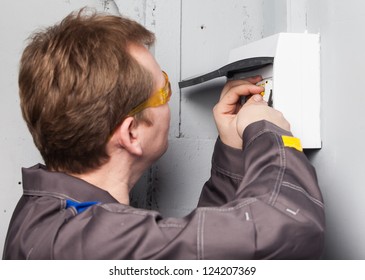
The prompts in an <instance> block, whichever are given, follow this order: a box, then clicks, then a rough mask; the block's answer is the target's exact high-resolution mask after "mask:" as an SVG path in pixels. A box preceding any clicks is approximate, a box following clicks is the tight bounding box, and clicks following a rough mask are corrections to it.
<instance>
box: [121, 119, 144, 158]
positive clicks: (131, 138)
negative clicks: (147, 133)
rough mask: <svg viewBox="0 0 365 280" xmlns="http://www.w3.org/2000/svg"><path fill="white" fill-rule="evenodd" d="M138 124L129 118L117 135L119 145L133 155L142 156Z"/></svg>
mask: <svg viewBox="0 0 365 280" xmlns="http://www.w3.org/2000/svg"><path fill="white" fill-rule="evenodd" d="M139 132H140V131H139V129H138V124H137V123H136V120H135V119H134V118H133V117H127V118H126V119H125V120H124V121H123V122H122V123H121V124H120V125H119V127H118V128H117V129H116V131H115V135H114V136H116V137H117V138H116V139H117V141H118V144H119V145H120V146H122V147H123V148H124V149H125V150H126V151H128V152H129V153H130V154H132V155H136V156H141V155H142V153H143V151H142V146H141V141H140V133H139Z"/></svg>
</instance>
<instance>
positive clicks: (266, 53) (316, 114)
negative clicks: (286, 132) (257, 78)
mask: <svg viewBox="0 0 365 280" xmlns="http://www.w3.org/2000/svg"><path fill="white" fill-rule="evenodd" d="M253 57H273V63H272V64H270V65H266V66H264V67H262V68H259V69H254V70H252V71H245V72H241V73H236V74H235V75H234V77H233V78H234V79H238V78H244V77H249V76H254V75H258V74H260V75H262V77H263V79H264V81H263V82H264V83H265V81H270V84H269V85H268V88H270V89H271V90H272V95H271V98H272V103H273V104H272V105H273V107H274V108H275V109H277V110H279V111H281V112H282V113H283V114H284V116H285V118H286V119H287V120H288V121H289V122H290V124H291V129H292V132H293V134H294V136H296V137H298V138H300V139H301V143H302V146H303V148H307V149H308V148H310V149H318V148H321V144H322V143H321V137H320V41H319V35H318V34H305V33H303V34H302V33H301V34H297V33H279V34H276V35H273V36H270V37H267V38H264V39H261V40H258V41H256V42H253V43H250V44H248V45H245V46H242V47H239V48H237V49H234V50H232V51H231V52H230V56H229V63H234V62H235V61H240V60H242V59H249V58H253ZM262 85H263V86H265V92H264V99H265V100H266V101H268V98H269V97H270V95H268V93H267V90H266V85H265V84H262Z"/></svg>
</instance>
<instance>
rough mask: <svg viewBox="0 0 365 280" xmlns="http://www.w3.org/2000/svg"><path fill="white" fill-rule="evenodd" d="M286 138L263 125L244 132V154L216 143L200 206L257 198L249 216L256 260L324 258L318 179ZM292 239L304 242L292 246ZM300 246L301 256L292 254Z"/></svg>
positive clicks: (261, 123)
mask: <svg viewBox="0 0 365 280" xmlns="http://www.w3.org/2000/svg"><path fill="white" fill-rule="evenodd" d="M283 136H284V137H285V136H289V139H292V138H291V137H292V135H291V133H290V132H288V131H285V130H283V129H281V128H279V127H277V126H275V125H274V124H272V123H269V122H266V121H260V122H256V123H254V124H252V125H250V126H249V127H247V128H246V130H245V131H244V135H243V141H244V147H243V149H242V151H240V150H236V149H232V148H230V147H228V146H225V145H224V144H223V143H222V142H221V141H220V140H219V139H218V140H217V143H216V147H215V151H214V154H213V159H212V171H211V178H210V179H209V180H208V182H207V183H206V184H205V186H204V187H203V190H202V193H201V197H200V200H199V206H200V207H202V206H216V207H217V206H221V205H224V204H226V205H225V206H223V207H227V204H228V205H229V204H230V203H231V202H232V201H242V202H244V201H246V202H247V201H249V200H250V199H253V201H252V202H251V203H249V205H250V206H249V211H247V212H245V216H246V219H247V220H251V221H252V222H253V224H254V227H255V229H254V230H255V238H254V239H255V240H254V242H255V247H256V248H255V258H291V257H292V258H301V257H304V258H305V255H306V254H307V257H309V258H316V257H320V255H321V251H322V249H323V245H324V229H325V216H324V204H323V198H322V195H321V192H320V189H319V187H318V182H317V176H316V173H315V170H314V168H313V167H312V165H311V164H310V163H309V161H308V159H307V158H306V156H305V155H304V153H303V152H302V151H300V148H301V147H295V145H294V147H293V145H290V143H289V144H287V143H285V141H284V140H283ZM311 231H312V232H311ZM293 237H303V239H300V238H298V239H297V240H296V241H294V242H290V241H289V240H291V239H292V238H293ZM296 242H297V243H296ZM289 243H292V244H290V245H289ZM295 243H296V244H295ZM297 246H298V247H301V248H302V249H303V251H302V253H303V254H296V253H294V251H295V250H294V248H295V247H297ZM280 247H281V248H280ZM290 247H292V248H291V249H290ZM274 248H276V249H275V250H274ZM284 251H287V252H286V253H285V252H284ZM290 251H291V252H292V256H291V257H290ZM304 252H306V253H304ZM282 253H283V254H282ZM288 253H289V254H288ZM281 254H282V255H281ZM300 256H301V257H300Z"/></svg>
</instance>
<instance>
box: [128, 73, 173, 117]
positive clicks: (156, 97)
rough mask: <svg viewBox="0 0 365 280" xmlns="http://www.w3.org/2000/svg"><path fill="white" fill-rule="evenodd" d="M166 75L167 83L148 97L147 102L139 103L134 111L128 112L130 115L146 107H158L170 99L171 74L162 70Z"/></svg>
mask: <svg viewBox="0 0 365 280" xmlns="http://www.w3.org/2000/svg"><path fill="white" fill-rule="evenodd" d="M162 73H163V75H164V77H165V85H164V87H163V88H161V89H159V90H158V91H156V92H155V93H154V94H152V95H151V97H150V98H148V99H147V100H146V101H145V102H143V103H141V104H139V105H138V106H137V107H135V108H134V109H133V110H132V111H130V112H129V113H128V116H134V115H135V114H137V113H139V112H141V111H143V110H144V109H146V108H148V107H158V106H161V105H164V104H166V103H167V102H169V100H170V96H171V93H172V92H171V85H170V81H169V76H168V75H167V74H166V72H165V71H162Z"/></svg>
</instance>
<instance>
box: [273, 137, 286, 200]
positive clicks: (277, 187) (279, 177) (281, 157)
mask: <svg viewBox="0 0 365 280" xmlns="http://www.w3.org/2000/svg"><path fill="white" fill-rule="evenodd" d="M273 136H274V139H275V140H276V144H277V147H278V150H279V161H280V169H279V172H278V175H277V177H276V182H275V186H274V190H273V192H272V193H271V196H270V199H269V204H270V205H274V204H275V201H276V200H277V198H278V195H279V192H280V188H281V185H282V183H283V178H284V173H285V170H286V156H285V150H284V147H283V146H282V145H281V144H280V141H279V139H278V137H277V135H276V134H274V133H273Z"/></svg>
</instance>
